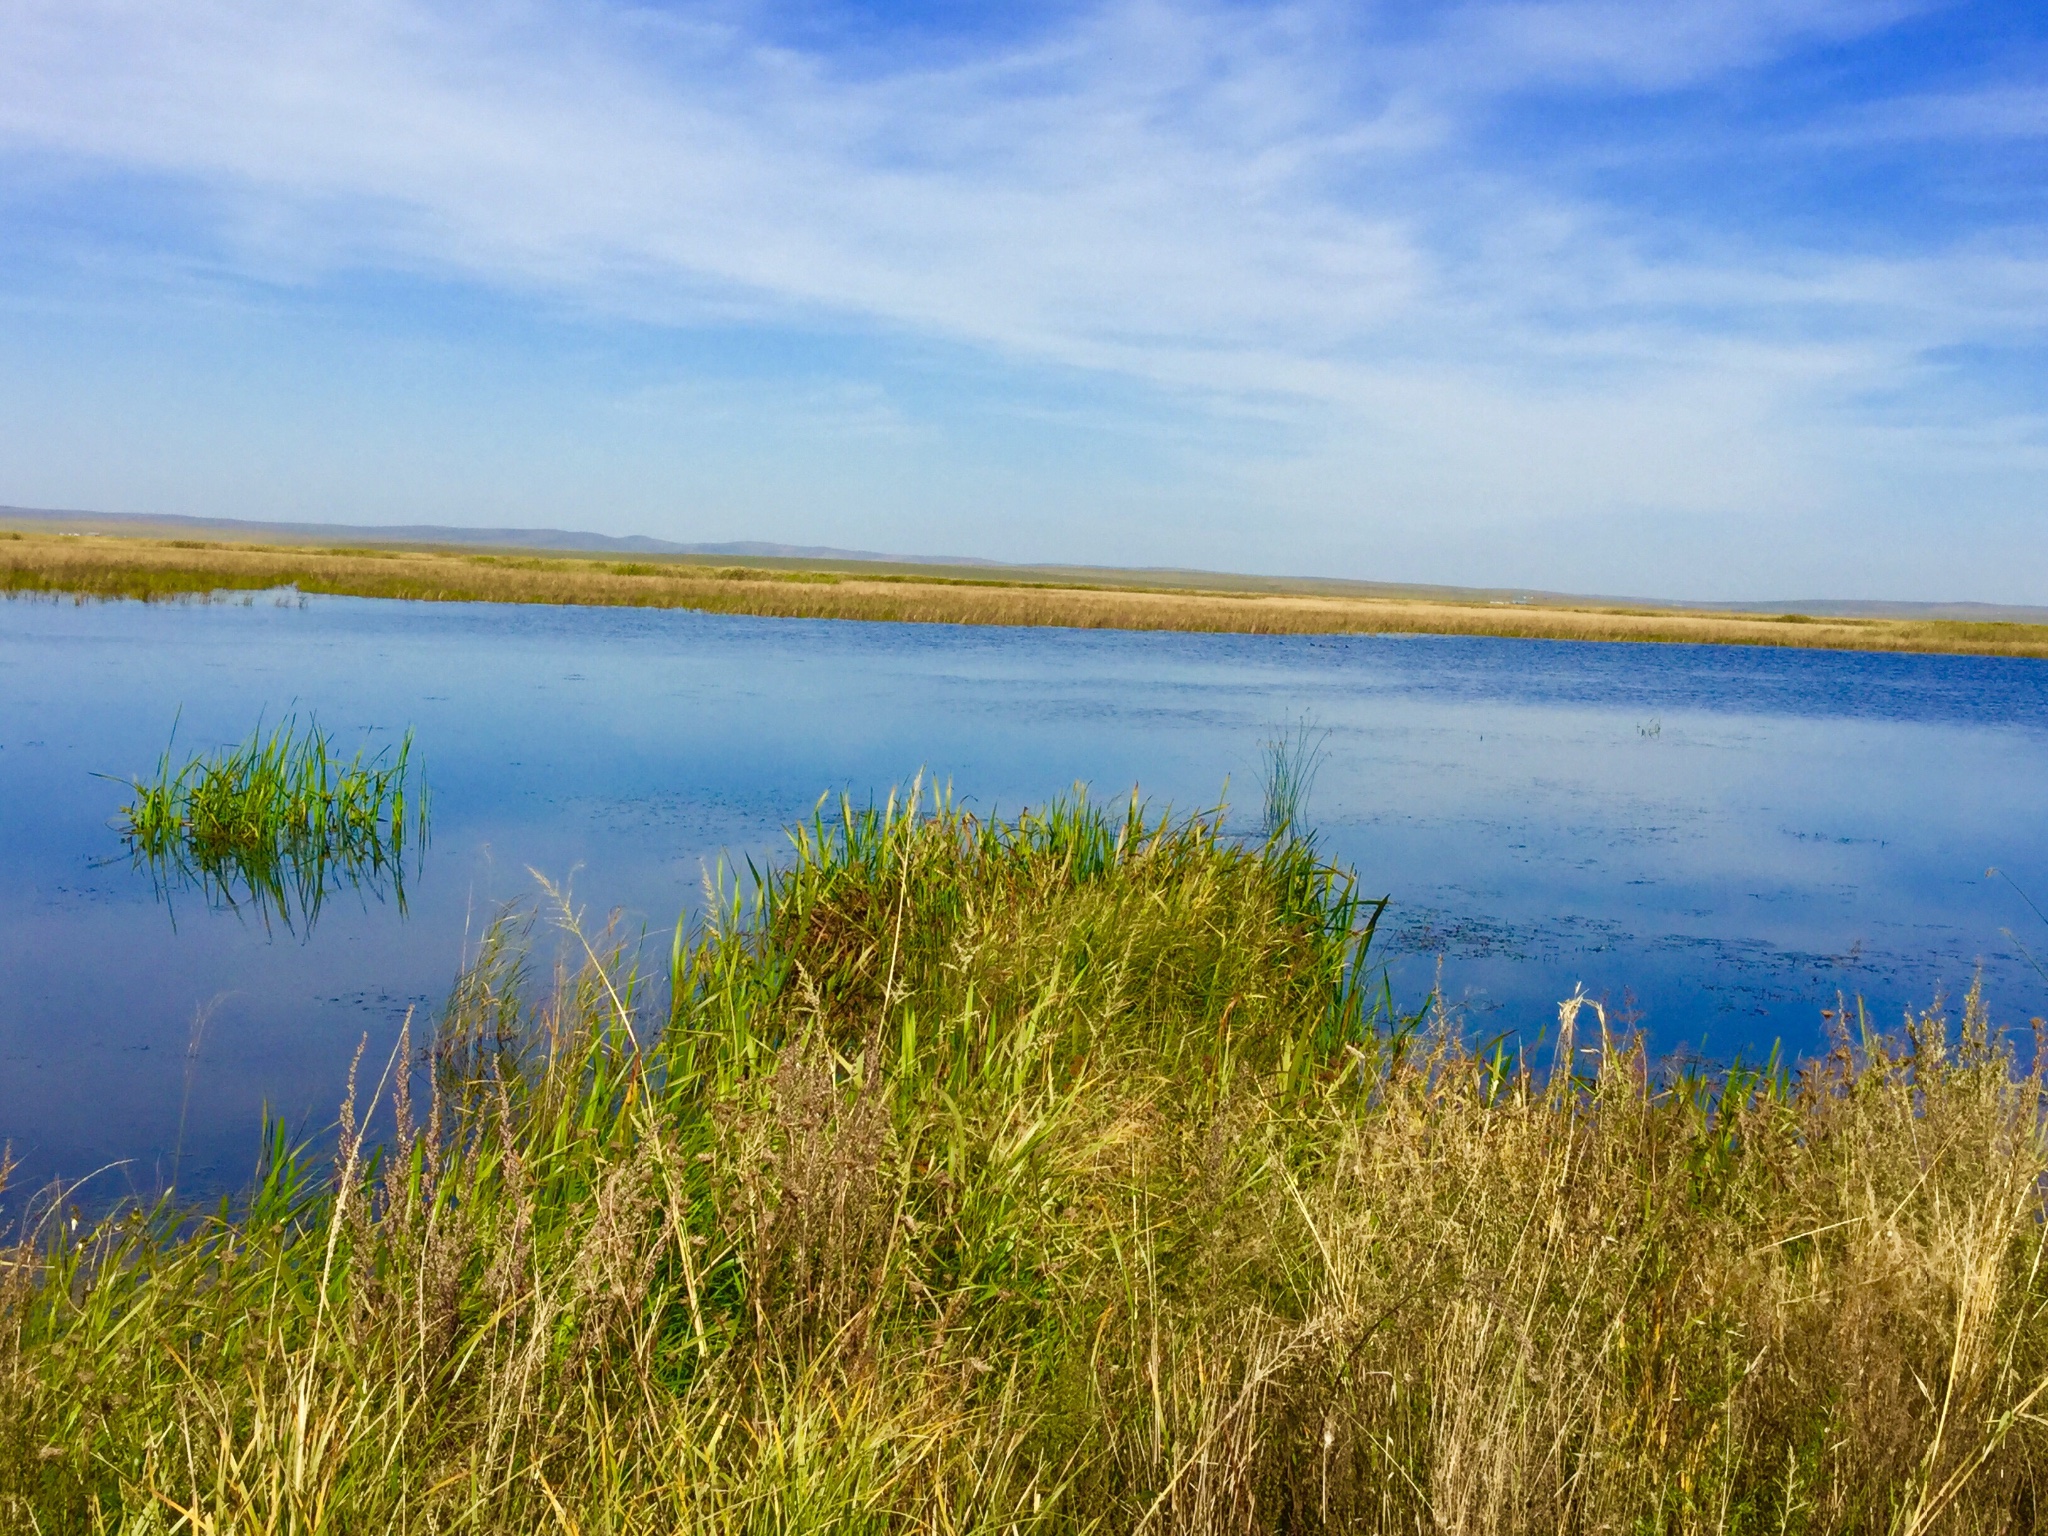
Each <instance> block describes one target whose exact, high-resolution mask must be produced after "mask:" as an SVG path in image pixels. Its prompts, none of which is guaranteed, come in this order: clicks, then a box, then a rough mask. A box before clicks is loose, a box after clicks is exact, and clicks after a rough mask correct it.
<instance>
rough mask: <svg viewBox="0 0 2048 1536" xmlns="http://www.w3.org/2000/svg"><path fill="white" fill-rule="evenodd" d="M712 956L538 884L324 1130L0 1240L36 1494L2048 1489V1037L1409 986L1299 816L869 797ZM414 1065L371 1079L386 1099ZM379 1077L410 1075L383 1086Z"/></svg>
mask: <svg viewBox="0 0 2048 1536" xmlns="http://www.w3.org/2000/svg"><path fill="white" fill-rule="evenodd" d="M794 843H795V847H794V852H793V857H792V858H791V859H790V860H789V861H788V862H787V863H785V864H784V865H782V866H781V867H778V868H776V869H774V870H772V871H771V872H769V873H768V874H767V875H766V876H765V877H764V878H763V879H762V880H760V881H759V882H757V883H756V884H755V885H754V886H752V887H750V888H738V887H734V886H733V885H731V884H730V883H727V884H724V885H722V886H717V887H716V888H715V890H714V893H713V899H712V901H711V903H710V906H709V909H708V910H707V911H706V912H705V913H704V914H703V916H702V918H701V919H700V921H698V922H697V923H696V924H695V925H693V926H691V927H689V928H686V929H682V930H679V931H678V934H677V937H676V940H675V943H674V946H673V949H672V951H671V953H670V955H669V956H668V957H667V964H666V967H665V968H666V970H667V972H668V975H667V978H666V981H667V985H666V986H663V985H661V981H662V978H661V977H660V976H659V975H654V976H649V975H647V974H645V973H644V972H643V971H642V970H641V968H640V967H639V966H637V965H636V964H635V962H634V954H633V952H632V951H629V950H625V949H623V948H621V947H619V946H617V945H615V944H613V943H609V942H607V941H606V940H605V939H604V938H602V937H599V936H592V937H590V938H589V939H588V940H586V939H585V937H584V934H583V931H582V930H581V928H580V927H578V926H577V925H576V924H575V922H574V919H573V917H572V916H571V915H570V914H569V913H568V911H567V907H566V903H564V904H563V908H562V914H561V915H562V917H563V919H564V929H565V938H564V942H565V943H566V944H567V946H568V951H569V953H570V954H571V956H572V957H574V959H573V960H572V963H569V964H566V965H564V966H562V967H559V968H556V969H554V971H553V973H552V976H551V978H550V977H549V976H548V975H547V974H546V973H545V972H543V973H542V975H541V977H539V978H538V979H537V978H536V976H535V974H534V973H533V972H532V971H531V970H529V968H528V966H527V964H526V963H525V961H524V958H523V948H522V942H521V933H520V931H519V930H518V929H517V928H515V927H510V926H505V925H501V926H500V927H498V928H497V929H495V930H494V931H493V932H492V933H491V935H490V936H489V938H488V939H487V940H486V942H485V943H484V945H483V947H482V952H481V953H480V954H479V955H478V956H476V957H475V959H474V962H473V963H472V964H471V966H470V967H469V968H468V969H467V970H466V971H465V972H464V973H463V974H462V975H461V977H460V978H459V979H458V981H457V984H456V987H455V990H454V994H453V996H452V997H451V998H450V1000H449V1003H448V1006H447V1009H446V1011H445V1013H444V1014H443V1015H442V1017H441V1018H440V1020H439V1022H438V1025H437V1027H436V1028H435V1029H434V1031H433V1033H432V1039H431V1043H430V1044H429V1045H428V1046H427V1048H426V1049H425V1050H424V1051H423V1052H422V1053H421V1056H420V1057H419V1058H418V1059H417V1060H416V1058H415V1057H414V1054H413V1051H412V1043H413V1040H412V1035H411V1033H410V1026H408V1032H407V1034H406V1035H405V1036H404V1037H403V1038H402V1039H401V1041H400V1044H399V1047H398V1049H397V1050H396V1051H394V1052H393V1054H392V1059H391V1062H390V1065H389V1066H388V1067H386V1068H384V1069H383V1070H382V1072H381V1073H380V1072H379V1071H378V1069H377V1065H376V1063H375V1062H374V1061H370V1062H364V1063H361V1065H362V1067H363V1070H364V1073H365V1074H366V1075H364V1076H363V1077H361V1078H354V1077H352V1084H357V1085H359V1086H360V1087H361V1089H362V1090H363V1091H361V1092H357V1091H356V1089H355V1087H352V1088H351V1091H350V1093H349V1095H348V1097H347V1100H346V1102H345V1103H344V1105H343V1107H342V1111H341V1116H340V1124H339V1130H338V1137H337V1146H336V1150H335V1154H334V1156H333V1158H332V1159H331V1160H329V1159H316V1158H315V1157H313V1156H311V1155H310V1154H309V1152H308V1151H306V1150H305V1149H303V1148H297V1147H294V1146H293V1145H292V1143H291V1141H290V1139H289V1137H288V1136H286V1135H285V1133H284V1132H283V1130H282V1129H281V1128H275V1127H273V1128H272V1132H271V1134H270V1136H269V1137H268V1138H267V1139H266V1148H267V1150H266V1151H265V1154H264V1157H263V1160H262V1163H261V1169H260V1176H259V1179H258V1182H257V1185H256V1187H255V1189H254V1190H253V1191H252V1192H251V1193H250V1194H249V1195H247V1196H246V1197H245V1198H244V1199H243V1200H241V1201H240V1202H238V1203H235V1204H232V1205H223V1206H222V1207H220V1208H219V1209H218V1210H215V1211H211V1212H204V1211H202V1212H190V1211H181V1210H177V1209H173V1208H171V1207H169V1206H168V1205H164V1206H159V1207H156V1208H135V1209H130V1210H125V1211H120V1212H116V1213H114V1214H113V1215H112V1216H110V1217H109V1218H108V1219H106V1220H104V1221H102V1222H100V1223H99V1224H97V1225H92V1224H86V1225H84V1226H82V1227H81V1226H78V1225H77V1224H76V1223H75V1222H74V1220H73V1219H72V1217H73V1212H72V1208H71V1205H70V1201H69V1192H68V1191H64V1192H59V1194H58V1197H57V1198H54V1199H37V1200H34V1201H32V1202H31V1203H30V1205H29V1207H28V1212H29V1215H28V1221H27V1224H26V1229H25V1234H24V1238H23V1240H22V1241H20V1242H19V1243H18V1244H17V1246H15V1247H13V1248H12V1249H7V1250H0V1528H5V1529H9V1530H15V1529H19V1530H24V1531H50V1532H55V1531H64V1532H82V1533H107V1536H111V1533H115V1532H122V1533H131V1532H133V1533H141V1532H153V1533H164V1536H170V1533H179V1536H184V1533H198V1532H215V1533H226V1532H256V1531H274V1532H280V1533H284V1532H291V1533H298V1536H312V1533H319V1532H335V1533H342V1532H365V1531H379V1532H381V1531H392V1532H405V1533H422V1536H423V1533H426V1532H437V1533H444V1536H453V1533H475V1536H483V1533H494V1536H495V1533H499V1532H514V1533H526V1532H586V1533H591V1536H597V1533H604V1536H655V1533H662V1536H668V1533H703V1536H711V1533H721V1536H724V1533H730V1536H752V1533H761V1536H766V1533H770V1532H775V1533H783V1532H802V1533H808V1532H818V1533H822V1532H826V1531H830V1532H834V1533H881V1532H904V1533H913V1532H914V1533H926V1532H931V1533H942V1536H966V1533H987V1536H996V1533H1003V1536H1024V1533H1074V1536H1081V1533H1104V1536H1107V1533H1128V1532H1148V1533H1159V1536H1167V1533H1175V1536H1179V1533H1185V1536H1230V1533H1243V1536H1263V1533H1269V1532H1272V1533H1277V1532H1289V1533H1314V1532H1385V1533H1389V1536H1392V1533H1397V1532H1398V1533H1415V1532H1452V1531H1455V1532H1461V1533H1475V1536H1481V1533H1484V1536H1495V1533H1497V1536H1509V1533H1513V1536H1557V1533H1560V1532H1573V1533H1595V1532H1616V1533H1623V1532H1628V1533H1645V1536H1648V1533H1664V1532H1670V1533H1690V1532H1709V1531H1712V1532H1728V1533H1759V1536H1760V1533H1765V1532H1769V1533H1779V1536H1782V1533H1785V1532H1800V1533H1812V1536H1818V1533H1823V1532H1826V1533H1837V1532H1842V1533H1853V1532H1868V1533H1872V1536H1877V1533H1884V1536H1928V1533H1932V1532H1936V1531H1941V1532H1951V1531H1952V1532H1985V1533H1990V1532H2011V1533H2017V1532H2021V1531H2033V1530H2040V1529H2042V1528H2043V1525H2044V1523H2048V1415H2044V1413H2043V1408H2044V1405H2048V1265H2044V1259H2048V1254H2044V1226H2043V1216H2044V1209H2043V1192H2044V1185H2043V1176H2044V1171H2048V1146H2044V1142H2043V1135H2042V1090H2043V1079H2042V1074H2041V1069H2040V1067H2039V1065H2038V1063H2037V1064H2036V1066H2035V1068H2034V1070H2033V1072H2032V1074H2031V1075H2028V1076H2022V1075H2020V1073H2019V1072H2018V1071H2017V1069H2016V1067H2015V1063H2014V1060H2013V1056H2012V1052H2011V1050H2010V1049H2009V1047H2008V1045H2007V1043H2006V1042H2005V1040H2004V1039H2003V1038H2002V1037H2001V1036H2000V1035H1999V1034H1998V1032H1997V1031H1996V1030H1995V1029H1993V1028H1992V1026H1991V1024H1990V1022H1989V1020H1988V1017H1987V1016H1986V1013H1985V1011H1984V1009H1983V1007H1982V1004H1981V1002H1980V1000H1979V999H1978V998H1976V997H1975V996H1972V997H1971V998H1970V999H1969V1000H1968V1001H1967V1002H1966V1004H1965V1007H1964V1009H1963V1010H1962V1018H1961V1020H1960V1028H1958V1027H1957V1025H1956V1023H1955V1022H1953V1021H1951V1020H1950V1019H1948V1018H1946V1017H1945V1016H1944V1015H1943V1014H1942V1013H1941V1012H1940V1011H1939V1010H1938V1009H1937V1010H1930V1011H1928V1012H1926V1013H1923V1014H1921V1015H1918V1016H1916V1017H1914V1018H1912V1019H1910V1020H1908V1021H1907V1024H1906V1027H1905V1028H1904V1029H1903V1030H1902V1031H1901V1032H1900V1033H1898V1034H1896V1035H1893V1034H1887V1033H1884V1032H1880V1031H1878V1030H1875V1029H1873V1028H1870V1027H1868V1025H1867V1023H1866V1022H1865V1021H1863V1020H1862V1019H1861V1018H1860V1016H1859V1015H1857V1014H1856V1013H1855V1012H1854V1010H1851V1011H1850V1016H1849V1018H1848V1019H1847V1020H1844V1019H1840V1018H1838V1019H1837V1020H1836V1021H1835V1022H1836V1024H1837V1026H1838V1027H1837V1032H1836V1040H1835V1044H1836V1046H1837V1049H1836V1050H1835V1052H1834V1053H1833V1054H1831V1055H1830V1056H1829V1057H1828V1058H1826V1059H1824V1060H1822V1061H1819V1062H1815V1063H1813V1064H1811V1065H1810V1066H1808V1067H1807V1068H1805V1069H1804V1070H1803V1071H1801V1072H1800V1073H1798V1074H1797V1075H1794V1074H1791V1073H1786V1072H1780V1071H1777V1070H1771V1069H1766V1070H1764V1071H1761V1072H1734V1073H1728V1074H1723V1075H1720V1076H1718V1077H1713V1078H1708V1077H1703V1076H1700V1075H1698V1074H1693V1075H1672V1074H1669V1073H1665V1072H1662V1071H1659V1070H1658V1069H1657V1068H1656V1067H1655V1065H1654V1064H1653V1063H1651V1062H1650V1061H1648V1060H1647V1059H1646V1058H1645V1055H1644V1053H1643V1049H1642V1044H1641V1042H1640V1040H1638V1039H1635V1038H1634V1037H1631V1036H1629V1035H1626V1034H1621V1033H1617V1032H1615V1031H1613V1030H1611V1029H1610V1028H1609V1025H1608V1021H1607V1019H1606V1018H1605V1017H1604V1016H1603V1015H1602V1014H1601V1013H1600V1010H1599V1009H1598V1007H1597V1006H1596V1005H1594V1004H1593V1003H1591V1002H1589V1001H1587V1000H1586V999H1584V998H1573V999H1570V1000H1568V1001H1567V1002H1566V1003H1565V1005H1564V1006H1563V1008H1562V1009H1561V1010H1560V1012H1559V1014H1558V1015H1557V1017H1556V1019H1555V1020H1554V1021H1553V1022H1552V1024H1551V1027H1550V1030H1549V1031H1548V1039H1547V1040H1546V1041H1545V1043H1544V1044H1543V1046H1542V1048H1541V1049H1538V1048H1536V1047H1534V1046H1533V1045H1532V1046H1531V1048H1529V1049H1528V1050H1526V1051H1524V1052H1522V1053H1520V1054H1517V1053H1516V1052H1515V1051H1513V1050H1512V1049H1510V1048H1508V1047H1507V1046H1506V1045H1505V1044H1503V1045H1502V1046H1500V1047H1496V1048H1494V1049H1491V1050H1487V1051H1483V1052H1480V1051H1474V1050H1472V1049H1470V1048H1468V1046H1467V1044H1466V1042H1465V1041H1464V1039H1463V1038H1462V1036H1461V1035H1460V1033H1459V1032H1458V1030H1457V1029H1456V1028H1454V1027H1453V1025H1452V1023H1451V1021H1449V1020H1447V1019H1445V1018H1444V1017H1443V1016H1442V1015H1441V1014H1431V1015H1425V1016H1420V1017H1414V1016H1402V1015H1399V1014H1397V1013H1396V1012H1395V1010H1394V1009H1393V1007H1392V1006H1391V1001H1390V997H1389V994H1388V991H1387V988H1386V987H1385V985H1384V982H1383V981H1382V980H1380V978H1379V973H1378V972H1376V971H1375V970H1374V968H1373V967H1372V965H1371V963H1370V956H1371V948H1370V946H1371V939H1372V931H1373V925H1374V922H1375V919H1376V917H1377V914H1378V912H1379V910H1380V905H1379V903H1376V902H1366V901H1362V900H1361V899H1360V898H1359V894H1358V891H1357V887H1356V885H1355V883H1354V882H1353V881H1352V879H1351V878H1350V876H1349V875H1348V874H1346V873H1344V872H1343V871H1340V870H1335V869H1332V868H1330V867H1329V866H1328V865H1326V864H1324V863H1323V862H1322V861H1320V860H1319V859H1318V857H1317V856H1316V855H1315V853H1314V850H1313V849H1312V848H1311V847H1309V846H1308V845H1307V844H1306V843H1304V842H1303V841H1301V840H1299V839H1297V838H1294V837H1291V836H1287V835H1284V834H1283V835H1279V836H1274V837H1271V838H1267V839H1265V840H1264V841H1262V842H1261V841H1253V842H1246V841H1240V840H1238V839H1234V838H1232V837H1229V836H1227V835H1225V834H1224V832H1223V829H1222V820H1221V817H1220V815H1219V816H1203V817H1195V818H1192V819H1187V820H1166V819H1162V818H1154V817H1149V816H1147V815H1146V814H1144V813H1143V812H1142V811H1141V810H1140V809H1139V808H1138V807H1137V806H1136V805H1135V804H1134V805H1133V806H1131V807H1129V808H1127V809H1124V810H1123V811H1122V812H1121V813H1112V812H1105V811H1103V810H1102V809H1100V808H1097V807H1094V806H1090V805H1087V804H1086V803H1083V802H1069V803H1067V804H1063V805H1056V806H1052V807H1049V808H1047V809H1045V810H1043V811H1035V812H1031V813H1028V814H1026V815H1023V816H1020V817H1017V818H1015V819H1013V820H1010V821H1006V822H999V823H992V822H986V821H981V820H978V819H977V818H975V817H973V816H971V815H969V814H967V813H965V812H963V811H961V810H960V809H958V808H957V807H955V806H953V805H951V804H949V803H945V802H943V801H942V802H940V803H939V804H937V805H936V806H930V805H924V804H920V803H917V802H916V801H913V802H912V803H911V804H909V805H905V804H903V803H900V802H896V803H891V804H889V805H886V806H883V807H880V808H876V809H870V810H861V809H858V808H855V807H852V806H848V805H845V804H842V805H841V806H840V807H839V808H838V810H837V813H836V814H829V815H828V814H820V815H819V816H817V817H816V818H814V819H813V821H812V822H811V823H810V824H808V825H807V826H805V827H802V828H800V829H798V831H797V832H796V834H795V836H794ZM373 1080H376V1081H377V1086H376V1087H374V1088H373V1087H371V1083H372V1081H373ZM386 1090H388V1091H386Z"/></svg>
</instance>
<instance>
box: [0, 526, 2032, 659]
mask: <svg viewBox="0 0 2048 1536" xmlns="http://www.w3.org/2000/svg"><path fill="white" fill-rule="evenodd" d="M964 569H972V568H964ZM283 587H291V588H296V589H297V590H298V591H299V592H302V593H326V594H334V595H345V596H355V597H383V598H404V599H409V600H413V601H423V602H491V603H579V604H588V605H593V606H604V607H640V608H684V609H693V610H696V611H699V612H704V613H734V614H756V615H760V616H762V617H767V618H813V619H861V620H880V621H887V622H892V623H916V624H994V625H1029V626H1050V627H1059V628H1073V629H1132V630H1184V631H1200V632H1214V633H1229V634H1261V635H1321V634H1436V635H1496V636H1502V637H1510V638H1516V639H1542V640H1601V641H1656V642H1671V643H1682V644H1696V645H1698V644H1705V645H1763V646H1798V647H1804V648H1809V649H1827V650H1860V651H1926V652H1960V653H1968V654H1974V655H1986V656H2031V657H2048V625H2040V624H2013V623H1978V622H1965V621H1952V620H1917V619H1860V618H1808V617H1807V616H1805V615H1798V614H1792V615H1784V616H1773V615H1758V614H1740V613H1700V612H1692V611H1676V610H1670V609H1643V608H1626V607H1619V606H1615V605H1611V604H1600V603H1582V604H1572V603H1564V602H1558V603H1548V604H1543V603H1531V604H1519V603H1518V604H1502V603H1488V602H1484V601H1449V600H1443V601H1437V600H1430V599H1427V598H1417V597H1379V596H1351V595H1337V594H1332V593H1329V592H1327V591H1322V590H1315V589H1304V590H1300V591H1287V590H1260V591H1250V590H1244V589H1242V588H1241V587H1239V588H1229V587H1228V585H1227V583H1226V582H1219V585H1218V586H1217V588H1215V589H1207V588H1196V587H1177V588H1169V587H1160V586H1152V585H1145V584H1143V583H1141V582H1135V581H1134V582H1133V583H1132V584H1130V585H1127V586H1119V585H1115V584H1111V583H1107V582H1101V581H1080V580H1066V579H1057V578H1054V577H1051V576H1048V577H1046V578H1045V579H1036V578H1032V579H1023V578H1019V577H1010V578H1003V577H995V576H980V575H977V576H964V575H942V574H938V573H936V572H928V571H923V570H909V571H905V570H896V571H878V570H874V569H872V568H869V567H867V566H865V565H862V564H849V565H848V566H846V567H845V568H843V569H839V570H833V571H819V570H788V569H764V568H759V567H745V566H711V565H706V564H702V563H698V562H694V561H690V560H683V559H669V560H663V561H616V560H603V559H595V558H589V557H547V556H509V555H489V554H471V553H465V552H460V551H455V550H441V549H420V548H409V549H385V550H377V549H357V548H348V549H318V548H307V547H303V546H291V545H260V544H239V543H229V542H219V541H212V542H209V541H202V540H190V539H185V540H151V539H138V538H117V537H107V536H100V535H86V536H77V535H73V536H59V535H51V534H38V533H29V534H26V535H24V537H22V538H21V539H19V540H16V541H12V542H7V543H5V545H4V547H0V593H6V594H14V595H17V596H33V595H43V596H59V595H63V596H70V597H73V598H76V599H98V598H132V599H139V600H142V601H145V602H155V601H166V600H195V599H196V600H205V599H208V598H210V597H212V596H214V595H216V594H219V593H223V592H251V591H261V590H266V589H270V588H283Z"/></svg>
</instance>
